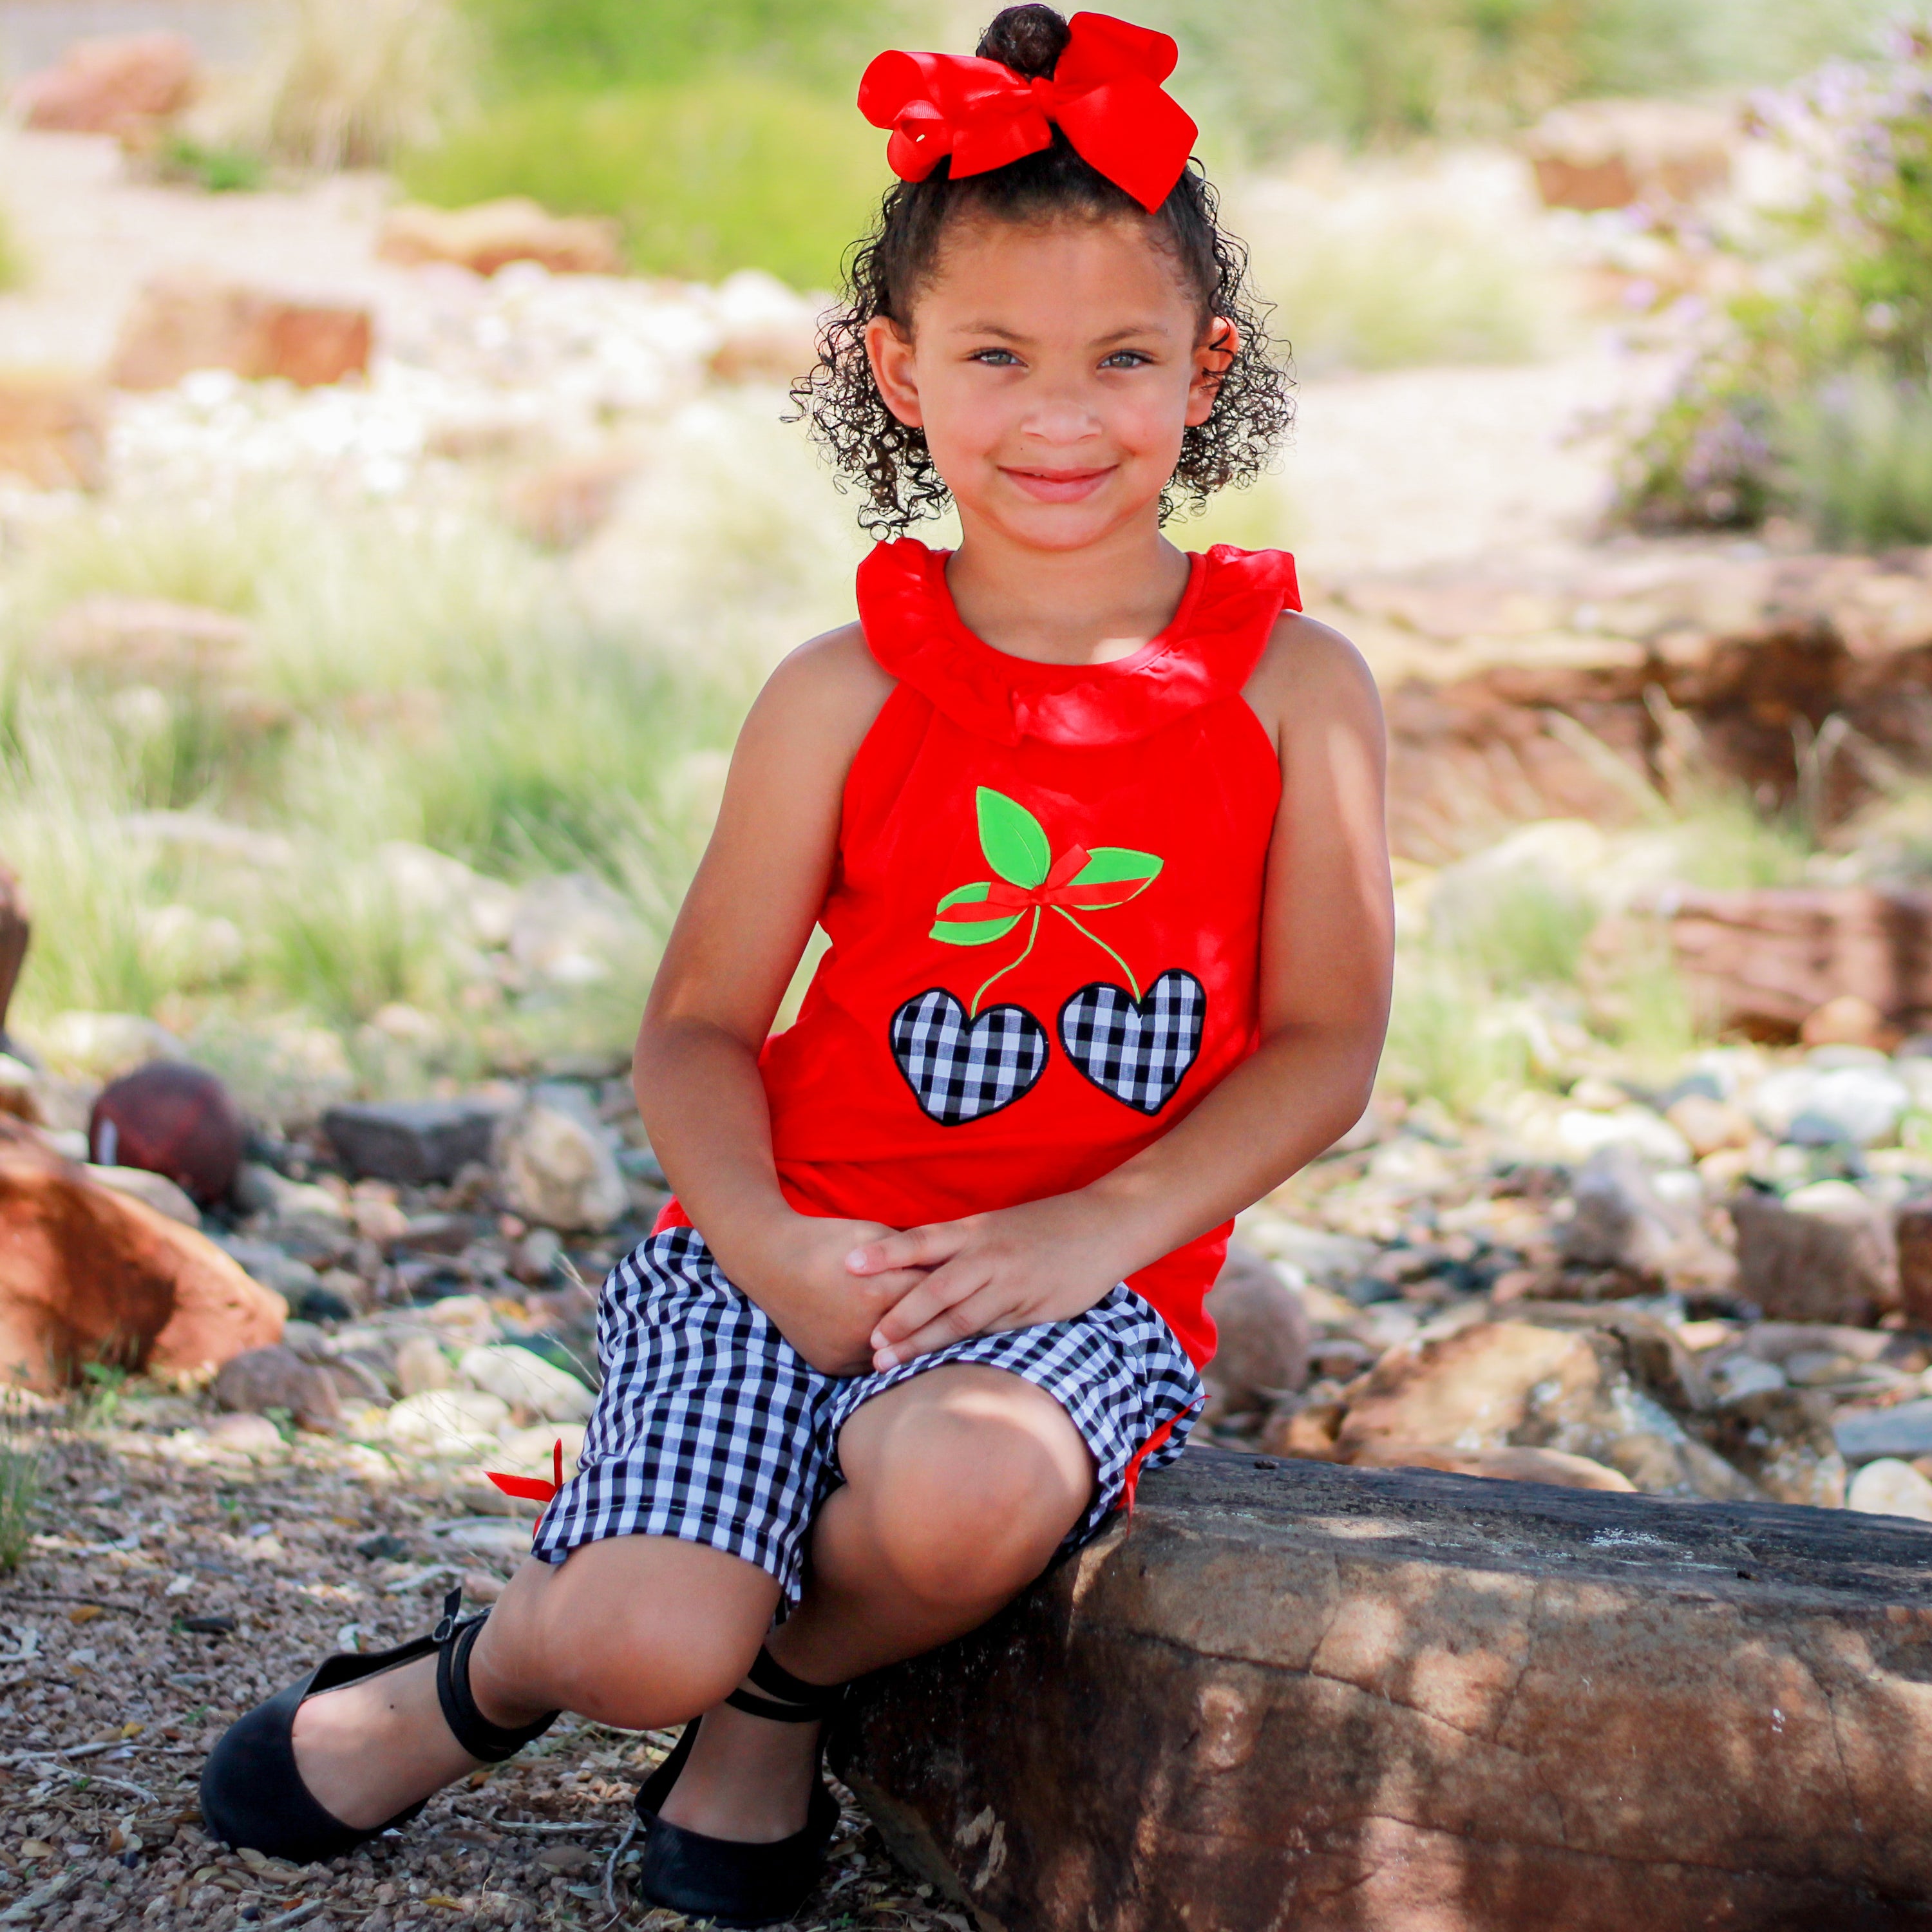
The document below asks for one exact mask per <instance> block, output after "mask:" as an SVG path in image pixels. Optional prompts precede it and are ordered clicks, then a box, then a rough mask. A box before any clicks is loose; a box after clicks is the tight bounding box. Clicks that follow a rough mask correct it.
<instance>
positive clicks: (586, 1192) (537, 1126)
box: [496, 1105, 630, 1232]
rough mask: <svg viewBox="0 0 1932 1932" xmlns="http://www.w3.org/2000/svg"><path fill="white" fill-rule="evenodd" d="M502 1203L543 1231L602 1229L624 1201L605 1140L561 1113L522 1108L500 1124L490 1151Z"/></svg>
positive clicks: (626, 1195) (555, 1109)
mask: <svg viewBox="0 0 1932 1932" xmlns="http://www.w3.org/2000/svg"><path fill="white" fill-rule="evenodd" d="M496 1156H497V1165H498V1167H499V1169H500V1171H501V1173H502V1184H503V1193H504V1198H505V1199H506V1200H507V1201H508V1204H509V1205H510V1207H511V1208H512V1209H513V1210H514V1211H515V1212H516V1213H517V1214H520V1215H521V1216H522V1217H523V1219H524V1220H526V1221H531V1222H534V1223H538V1225H540V1226H544V1227H547V1228H559V1229H574V1230H581V1231H585V1232H595V1230H597V1229H603V1228H607V1227H608V1226H610V1224H611V1223H612V1222H613V1221H614V1220H616V1218H617V1217H618V1216H619V1215H620V1214H622V1213H623V1211H624V1209H625V1206H626V1205H628V1202H629V1199H630V1196H629V1193H628V1190H627V1189H626V1188H625V1185H624V1177H623V1175H622V1173H620V1172H619V1170H618V1167H617V1162H616V1155H615V1154H614V1153H613V1151H612V1149H611V1147H610V1142H609V1140H608V1139H607V1137H606V1136H604V1134H602V1133H600V1132H598V1130H596V1129H595V1128H593V1127H589V1126H587V1125H586V1124H585V1123H584V1122H583V1121H580V1120H577V1119H576V1118H574V1117H573V1116H572V1115H569V1114H567V1113H565V1112H564V1111H563V1110H562V1109H561V1108H559V1107H548V1106H534V1105H533V1106H526V1107H525V1108H524V1109H523V1110H522V1111H521V1112H519V1113H517V1114H516V1115H514V1116H512V1117H511V1119H510V1120H508V1121H506V1122H505V1124H504V1127H503V1131H502V1135H501V1136H500V1137H499V1140H498V1143H497V1148H496Z"/></svg>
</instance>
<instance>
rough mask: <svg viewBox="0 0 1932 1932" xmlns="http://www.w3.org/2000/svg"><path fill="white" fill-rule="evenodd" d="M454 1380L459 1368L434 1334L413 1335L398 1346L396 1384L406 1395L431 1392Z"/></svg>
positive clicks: (447, 1386)
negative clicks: (455, 1366)
mask: <svg viewBox="0 0 1932 1932" xmlns="http://www.w3.org/2000/svg"><path fill="white" fill-rule="evenodd" d="M455 1381H456V1371H455V1368H454V1367H452V1366H451V1364H450V1360H449V1356H448V1355H446V1354H445V1353H444V1352H443V1345H442V1343H440V1342H438V1341H437V1339H436V1337H434V1335H412V1336H411V1337H410V1338H409V1340H407V1341H406V1342H404V1343H402V1345H401V1346H400V1347H399V1348H398V1349H397V1350H396V1385H397V1387H398V1388H400V1389H401V1391H402V1392H403V1393H404V1395H406V1396H411V1395H428V1394H432V1393H434V1391H436V1390H437V1389H446V1388H450V1387H452V1385H454V1384H455Z"/></svg>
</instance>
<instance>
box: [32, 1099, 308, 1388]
mask: <svg viewBox="0 0 1932 1932" xmlns="http://www.w3.org/2000/svg"><path fill="white" fill-rule="evenodd" d="M283 1319H284V1307H283V1304H282V1301H281V1298H280V1297H279V1296H278V1295H273V1294H271V1293H270V1292H269V1290H267V1289H264V1288H263V1287H261V1286H260V1285H259V1284H258V1283H255V1282H254V1281H251V1280H250V1279H249V1278H248V1276H247V1275H246V1274H244V1273H243V1272H242V1269H241V1268H239V1266H237V1265H236V1263H235V1262H233V1261H232V1260H231V1259H229V1257H228V1256H226V1255H225V1254H223V1253H222V1252H221V1250H220V1249H219V1248H217V1247H216V1246H215V1245H214V1243H213V1242H211V1241H209V1240H208V1238H206V1237H205V1235H199V1234H197V1233H196V1232H195V1231H194V1230H193V1229H191V1228H185V1227H183V1226H181V1223H179V1222H178V1221H175V1220H170V1219H169V1217H167V1216H166V1215H164V1214H158V1213H157V1212H156V1211H154V1209H153V1208H150V1207H148V1206H147V1205H145V1203H144V1202H139V1201H136V1200H133V1199H130V1197H129V1196H127V1195H124V1194H121V1193H115V1191H114V1190H112V1189H110V1188H106V1187H100V1186H98V1184H95V1182H93V1181H90V1180H89V1178H88V1177H87V1175H86V1172H85V1170H84V1169H82V1168H80V1167H79V1166H77V1165H76V1164H75V1163H73V1162H71V1161H68V1160H63V1159H62V1157H60V1156H59V1155H58V1154H55V1153H53V1152H52V1151H51V1150H50V1149H49V1148H46V1146H45V1145H43V1143H42V1142H40V1140H39V1139H38V1138H37V1136H35V1135H34V1134H33V1133H31V1131H30V1130H27V1129H26V1128H23V1127H20V1126H19V1125H18V1124H17V1123H15V1122H13V1121H9V1120H4V1119H0V1378H4V1379H6V1380H7V1381H13V1380H15V1379H18V1380H19V1381H20V1382H23V1383H24V1384H25V1385H26V1386H27V1387H28V1388H33V1389H36V1390H38V1391H41V1392H42V1393H43V1394H52V1392H54V1391H56V1390H58V1388H61V1387H62V1386H63V1385H65V1383H66V1382H67V1381H68V1379H70V1378H71V1377H72V1376H74V1375H75V1374H76V1373H77V1371H78V1370H79V1368H80V1365H81V1364H84V1363H87V1362H91V1361H103V1360H107V1361H118V1362H121V1363H124V1364H127V1365H128V1366H130V1367H147V1368H149V1369H166V1370H181V1369H203V1368H208V1367H218V1366H219V1365H220V1364H222V1363H223V1362H225V1361H228V1360H229V1358H231V1357H233V1356H235V1355H239V1354H241V1353H242V1352H243V1351H244V1350H245V1349H254V1348H259V1347H262V1346H266V1345H267V1344H269V1343H273V1342H275V1341H277V1340H279V1338H280V1337H281V1332H282V1322H283Z"/></svg>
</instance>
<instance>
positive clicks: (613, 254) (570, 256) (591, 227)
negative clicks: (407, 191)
mask: <svg viewBox="0 0 1932 1932" xmlns="http://www.w3.org/2000/svg"><path fill="white" fill-rule="evenodd" d="M376 253H377V255H378V256H379V257H381V259H382V260H384V261H386V262H401V263H405V264H407V265H410V266H415V265H417V264H419V263H425V262H453V263H455V264H456V265H457V266H458V267H459V268H464V269H469V270H470V271H471V272H472V273H473V274H475V275H494V274H495V273H496V271H497V270H498V269H501V268H505V267H507V266H508V265H509V264H510V263H512V262H535V263H540V264H541V266H543V267H544V268H546V269H548V270H549V271H550V273H551V274H552V275H620V274H622V272H623V267H624V257H623V251H622V248H621V247H620V246H619V236H618V232H617V224H616V223H615V222H614V221H606V220H599V219H598V218H597V217H595V216H591V215H559V214H551V213H550V211H548V210H547V208H542V207H541V206H539V205H538V203H536V202H534V201H532V200H530V199H529V198H528V197H527V196H523V195H512V196H508V197H506V198H505V199H502V200H501V201H483V202H476V203H475V205H473V206H471V207H469V208H430V207H427V206H425V205H424V204H422V202H406V203H405V204H404V205H403V206H401V208H392V209H391V210H390V211H389V213H388V214H387V215H386V216H385V217H383V232H382V234H381V236H380V237H379V238H378V239H377V244H376Z"/></svg>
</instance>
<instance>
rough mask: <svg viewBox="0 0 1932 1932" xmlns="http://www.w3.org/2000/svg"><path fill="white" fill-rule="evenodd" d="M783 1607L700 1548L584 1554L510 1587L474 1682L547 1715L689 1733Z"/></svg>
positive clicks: (478, 1656) (602, 1549) (624, 1543)
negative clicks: (526, 1693) (535, 1691)
mask: <svg viewBox="0 0 1932 1932" xmlns="http://www.w3.org/2000/svg"><path fill="white" fill-rule="evenodd" d="M777 1596H778V1586H777V1585H776V1584H775V1583H773V1582H772V1580H771V1579H770V1578H769V1577H766V1576H765V1575H764V1574H763V1572H762V1571H758V1570H756V1569H754V1568H753V1566H751V1565H750V1564H748V1563H745V1562H742V1561H741V1560H740V1559H737V1558H736V1557H728V1556H724V1555H722V1554H721V1553H719V1552H718V1551H716V1550H709V1549H706V1548H704V1547H701V1546H696V1545H690V1544H675V1543H673V1542H670V1540H669V1539H666V1538H645V1537H638V1538H619V1539H616V1540H614V1541H613V1542H610V1543H608V1544H589V1545H586V1547H584V1548H583V1549H581V1550H577V1551H574V1552H573V1553H572V1554H571V1556H569V1557H568V1559H566V1560H565V1562H564V1563H563V1564H562V1565H561V1566H560V1567H559V1568H550V1567H549V1566H547V1565H541V1564H538V1563H535V1562H532V1563H531V1564H529V1565H526V1567H525V1568H524V1569H523V1571H521V1572H520V1573H519V1574H518V1575H517V1577H515V1578H514V1579H513V1580H512V1581H511V1585H510V1587H509V1588H508V1589H507V1590H506V1591H505V1592H504V1594H503V1597H502V1601H501V1602H500V1603H499V1604H498V1605H497V1607H496V1610H494V1611H493V1612H492V1613H491V1615H490V1622H489V1624H488V1625H487V1626H486V1627H485V1628H484V1631H483V1633H482V1634H481V1636H480V1637H478V1640H477V1643H476V1648H475V1652H473V1653H472V1660H473V1661H472V1676H476V1675H477V1673H482V1676H483V1677H484V1679H486V1680H488V1681H489V1682H485V1683H483V1684H481V1685H479V1688H482V1689H483V1690H484V1694H485V1695H486V1697H487V1690H488V1688H489V1684H490V1682H493V1685H494V1686H495V1687H496V1688H497V1689H498V1691H499V1695H502V1696H503V1697H505V1700H506V1701H509V1698H508V1694H509V1693H510V1692H511V1691H512V1690H513V1689H520V1688H522V1687H525V1686H535V1685H541V1686H542V1687H543V1694H544V1700H545V1701H546V1703H548V1704H550V1705H553V1706H556V1707H557V1708H559V1709H563V1710H567V1711H574V1712H576V1713H577V1714H578V1715H580V1716H582V1717H586V1718H592V1719H593V1720H595V1721H598V1722H600V1723H604V1724H613V1725H616V1726H617V1727H619V1728H620V1729H622V1730H655V1729H657V1728H658V1727H661V1726H663V1725H665V1724H679V1723H682V1721H685V1719H687V1718H693V1717H695V1716H696V1715H697V1713H698V1712H700V1711H705V1710H708V1709H710V1707H711V1706H712V1705H713V1704H715V1703H717V1702H718V1700H719V1699H721V1697H724V1696H725V1695H727V1694H728V1693H729V1692H730V1691H732V1690H733V1688H735V1687H736V1685H737V1684H738V1682H739V1679H741V1678H742V1677H743V1676H744V1674H745V1671H746V1670H747V1669H748V1667H750V1664H751V1660H752V1659H753V1658H754V1657H755V1656H756V1655H757V1652H758V1646H759V1645H760V1643H762V1642H763V1640H764V1635H765V1633H766V1630H767V1629H768V1628H769V1625H770V1622H771V1615H772V1609H773V1607H774V1606H775V1603H776V1601H777ZM514 1701H522V1700H520V1699H517V1700H514Z"/></svg>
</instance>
